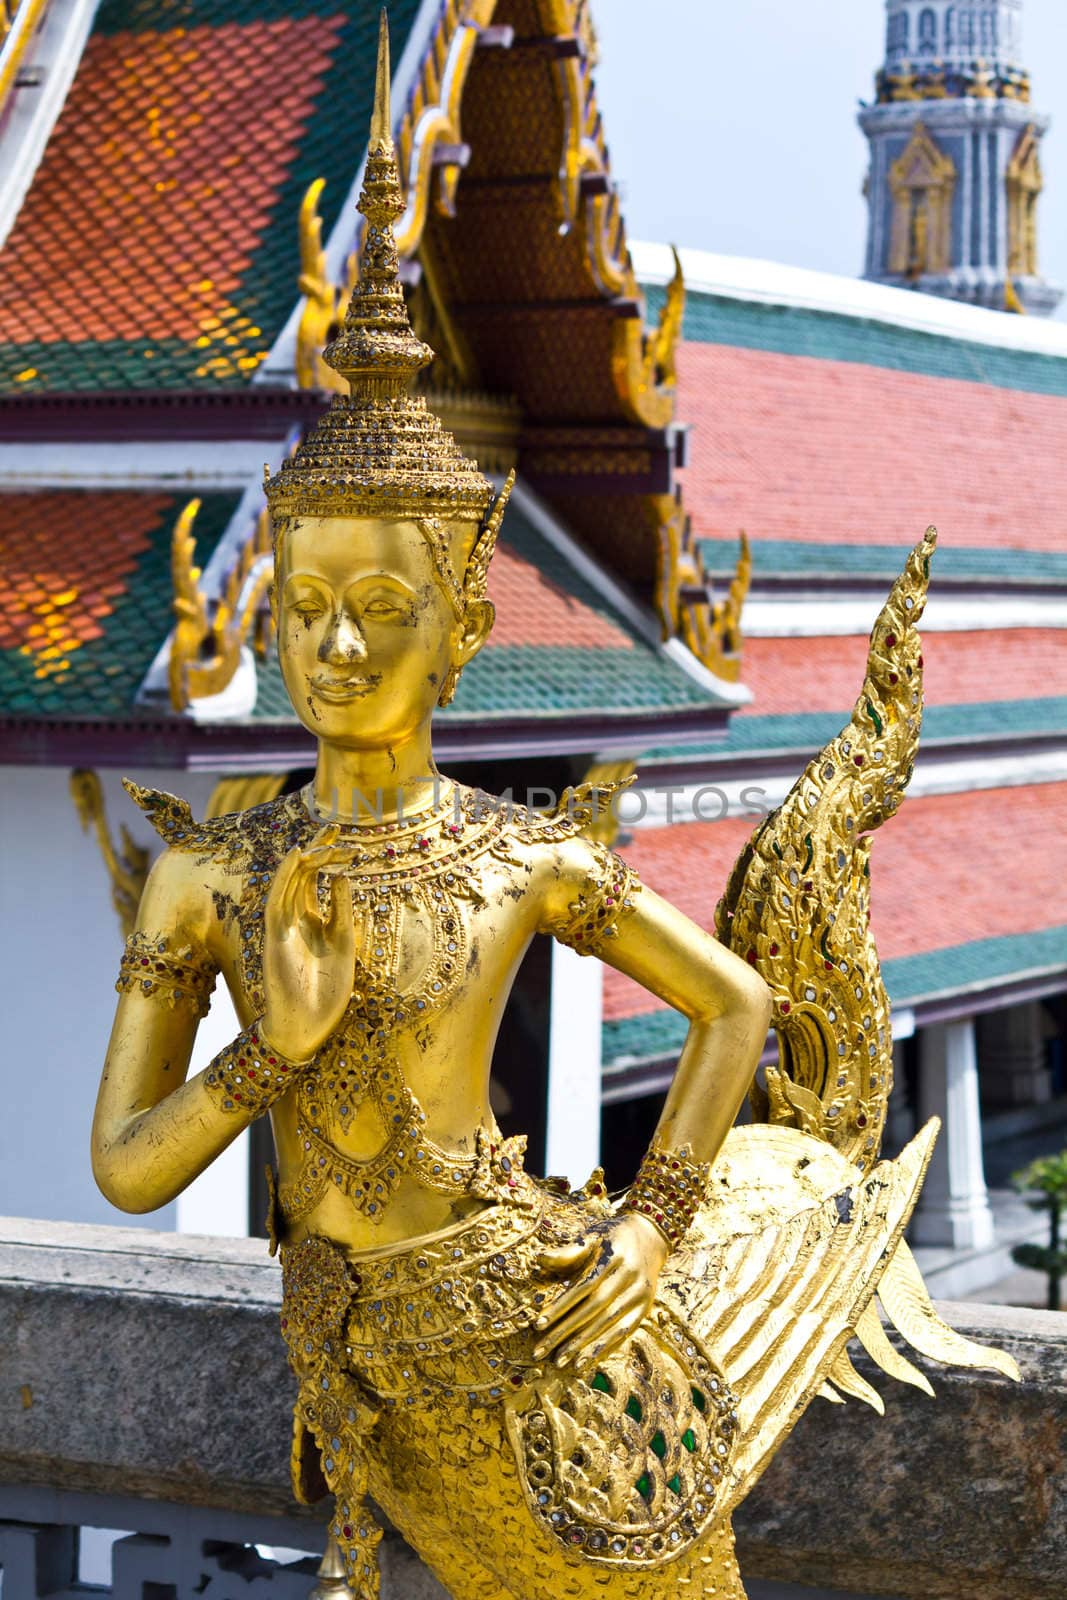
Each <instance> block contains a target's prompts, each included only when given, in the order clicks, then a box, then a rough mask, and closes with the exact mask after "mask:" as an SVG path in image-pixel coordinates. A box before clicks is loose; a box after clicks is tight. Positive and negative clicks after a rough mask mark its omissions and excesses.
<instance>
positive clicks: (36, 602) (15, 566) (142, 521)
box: [0, 489, 239, 720]
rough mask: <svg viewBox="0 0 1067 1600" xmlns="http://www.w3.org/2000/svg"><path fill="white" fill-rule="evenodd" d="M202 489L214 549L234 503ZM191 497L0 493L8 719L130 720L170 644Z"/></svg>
mask: <svg viewBox="0 0 1067 1600" xmlns="http://www.w3.org/2000/svg"><path fill="white" fill-rule="evenodd" d="M238 498H239V497H238V496H237V495H236V494H213V495H205V496H204V498H203V501H202V503H201V510H200V518H199V529H198V531H199V535H200V549H201V553H202V554H203V555H205V556H207V555H209V554H210V553H211V551H212V550H213V549H214V547H215V545H216V544H217V543H218V540H219V537H220V536H221V534H222V532H223V531H224V529H225V528H226V526H227V524H228V522H229V521H230V519H231V517H232V516H233V514H234V512H235V510H236V509H237V502H238ZM183 499H184V497H183V496H178V495H175V494H169V493H165V492H164V493H158V494H155V493H147V492H135V491H127V490H111V491H108V490H97V491H89V490H80V489H63V490H41V491H36V492H32V493H25V494H23V493H15V494H0V567H2V570H3V576H4V582H3V586H2V589H0V706H2V707H3V711H4V714H5V716H7V717H46V718H57V719H69V718H82V719H83V718H106V719H108V720H114V719H120V720H125V719H128V718H129V717H130V715H131V712H132V710H133V706H134V700H135V697H136V695H137V692H138V690H139V688H140V686H141V683H142V680H143V679H144V676H145V674H146V672H147V671H148V669H149V667H150V666H151V664H152V661H153V659H154V658H155V656H156V654H157V652H158V651H159V648H160V646H161V644H162V643H163V640H164V637H165V634H166V628H167V619H168V616H169V613H170V603H171V537H172V535H171V530H172V528H173V526H174V521H175V518H176V517H177V516H178V514H179V512H180V510H181V508H182V504H183Z"/></svg>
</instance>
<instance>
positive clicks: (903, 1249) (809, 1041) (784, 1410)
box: [673, 528, 1018, 1505]
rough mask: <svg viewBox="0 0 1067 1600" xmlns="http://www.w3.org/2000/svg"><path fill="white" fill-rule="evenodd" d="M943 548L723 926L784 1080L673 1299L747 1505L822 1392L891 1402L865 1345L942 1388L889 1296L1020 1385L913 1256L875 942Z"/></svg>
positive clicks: (776, 825)
mask: <svg viewBox="0 0 1067 1600" xmlns="http://www.w3.org/2000/svg"><path fill="white" fill-rule="evenodd" d="M936 540H937V535H936V533H935V532H934V530H933V529H932V528H930V529H928V531H927V533H926V534H925V536H924V537H923V538H922V539H921V540H920V542H919V543H918V544H917V545H916V546H915V548H914V550H912V552H911V554H910V556H909V557H908V560H907V563H906V565H905V568H904V571H903V573H902V574H901V576H900V577H899V578H898V580H897V582H896V583H895V584H894V585H893V588H892V590H891V592H890V595H889V598H888V600H887V601H886V604H885V606H884V607H883V609H882V611H881V612H880V614H879V616H878V620H877V621H876V622H875V625H874V628H873V630H872V632H871V642H870V650H869V652H868V657H867V672H866V677H865V679H864V684H863V688H862V690H861V691H860V696H859V699H858V700H857V702H856V706H855V709H854V710H853V713H852V717H851V719H850V721H849V723H848V726H847V727H846V728H844V729H843V730H842V732H841V733H840V734H839V735H838V737H837V738H836V739H833V740H832V741H831V742H830V743H829V744H828V745H827V746H826V748H825V749H824V750H822V751H821V752H820V754H819V755H818V756H816V757H815V759H814V760H813V761H811V762H810V763H809V765H808V766H807V768H806V769H805V771H804V773H803V775H802V777H801V778H800V780H799V782H798V783H796V784H795V785H794V786H793V788H792V789H791V790H790V792H789V794H788V796H787V797H786V800H785V801H784V803H783V804H782V805H781V806H780V807H779V808H778V810H777V811H775V812H773V813H772V814H771V815H770V816H769V817H768V818H767V819H766V820H765V821H764V822H763V823H762V824H761V825H760V826H759V827H758V828H757V830H756V832H755V833H754V835H753V837H752V839H751V841H750V842H749V844H748V845H747V846H746V848H745V850H744V851H743V852H742V854H741V856H740V858H739V860H738V861H737V863H736V865H735V867H734V869H733V872H732V873H731V875H730V881H729V883H728V885H727V889H726V893H725V895H724V896H723V899H722V900H721V901H720V903H719V906H718V908H717V911H716V928H717V932H718V935H719V938H720V939H721V940H722V941H723V942H724V943H726V944H728V945H729V946H730V947H731V949H733V950H735V951H736V952H737V953H738V954H740V955H742V956H744V957H745V958H746V959H747V960H748V961H750V962H751V964H752V965H753V966H754V967H755V968H756V970H757V971H758V972H760V973H761V974H762V976H763V977H764V978H765V979H766V981H767V983H768V984H769V985H770V987H771V989H772V991H773V994H774V1001H775V1006H774V1017H773V1025H774V1028H775V1030H776V1032H777V1034H778V1042H779V1060H778V1065H777V1067H772V1068H770V1069H768V1072H767V1088H766V1091H763V1090H761V1089H760V1088H759V1087H758V1086H754V1089H753V1093H752V1101H753V1108H754V1111H755V1119H756V1120H755V1126H752V1127H748V1128H739V1129H735V1130H734V1132H733V1133H732V1134H731V1135H730V1137H729V1139H728V1140H727V1141H726V1144H725V1145H724V1147H723V1151H722V1154H721V1155H720V1157H719V1159H718V1161H717V1162H716V1165H715V1169H714V1175H713V1192H712V1195H711V1199H710V1201H709V1204H708V1206H707V1207H706V1209H705V1210H704V1211H703V1212H702V1214H701V1217H700V1218H699V1219H698V1222H697V1224H696V1226H695V1228H694V1230H693V1233H692V1235H691V1241H692V1243H691V1248H690V1249H689V1251H688V1255H689V1258H690V1259H689V1260H688V1261H683V1262H681V1263H680V1267H681V1275H680V1276H679V1278H678V1279H677V1280H675V1283H674V1286H673V1292H675V1293H676V1294H680V1295H681V1297H682V1300H683V1301H684V1307H685V1313H686V1315H687V1317H688V1319H689V1323H690V1326H691V1327H692V1328H693V1330H694V1332H695V1333H696V1334H697V1336H698V1337H699V1338H700V1339H702V1340H703V1341H704V1343H705V1344H706V1345H707V1347H708V1348H709V1350H710V1351H711V1352H712V1353H713V1355H714V1357H715V1359H716V1360H717V1361H718V1362H719V1363H720V1365H721V1366H722V1368H723V1371H724V1373H725V1375H726V1377H727V1380H728V1382H729V1383H730V1386H731V1389H732V1390H733V1392H734V1394H735V1396H736V1399H737V1413H738V1418H737V1420H738V1429H737V1437H738V1449H737V1451H736V1453H735V1457H734V1459H733V1462H732V1483H731V1498H730V1504H731V1505H736V1503H737V1501H738V1500H740V1499H741V1498H742V1497H743V1496H744V1495H745V1494H746V1493H747V1492H748V1490H749V1489H750V1488H751V1486H752V1484H753V1483H754V1482H755V1480H756V1478H757V1477H758V1475H759V1473H760V1471H761V1470H762V1468H763V1467H764V1466H765V1465H766V1463H767V1461H768V1460H769V1458H770V1456H771V1454H772V1453H773V1452H774V1450H775V1449H776V1448H777V1447H778V1445H779V1444H780V1443H781V1441H782V1440H783V1439H784V1438H785V1436H786V1434H788V1432H789V1431H790V1429H791V1428H792V1427H793V1426H794V1424H795V1423H796V1421H797V1420H798V1418H799V1417H800V1416H801V1415H802V1413H803V1411H804V1408H805V1407H806V1406H807V1405H808V1403H809V1402H810V1401H811V1400H812V1399H813V1398H814V1396H815V1395H817V1394H819V1395H823V1396H824V1397H825V1398H827V1399H830V1400H838V1401H840V1400H841V1399H842V1398H843V1397H844V1396H845V1395H849V1396H851V1397H853V1398H854V1399H859V1400H863V1401H865V1402H866V1403H867V1404H869V1405H871V1406H873V1407H874V1408H875V1410H878V1411H881V1410H882V1402H881V1400H880V1398H879V1396H878V1394H877V1393H876V1391H875V1390H874V1389H873V1387H872V1386H871V1384H870V1383H868V1382H867V1380H866V1379H865V1378H863V1377H862V1376H861V1375H860V1374H859V1373H858V1372H857V1371H856V1369H855V1368H854V1367H853V1365H852V1363H851V1361H850V1359H849V1357H848V1354H847V1350H846V1346H847V1345H848V1342H849V1340H850V1339H852V1338H853V1337H858V1338H859V1339H860V1341H861V1343H862V1344H863V1345H864V1347H865V1348H866V1350H867V1352H868V1354H869V1355H870V1356H871V1358H872V1359H873V1360H874V1361H875V1363H876V1364H877V1365H878V1366H879V1367H880V1368H881V1369H882V1370H883V1371H884V1372H886V1373H887V1374H889V1376H891V1377H894V1378H898V1379H900V1380H901V1381H903V1382H906V1383H913V1384H916V1385H917V1386H918V1387H920V1388H923V1389H927V1390H929V1387H930V1386H929V1383H928V1382H927V1380H926V1378H925V1377H924V1376H923V1374H922V1373H921V1372H919V1371H918V1370H917V1369H916V1368H915V1367H913V1366H912V1365H911V1363H910V1362H909V1361H907V1360H906V1359H905V1357H904V1356H903V1355H901V1354H900V1352H899V1351H898V1350H897V1349H896V1348H895V1347H894V1346H893V1345H892V1344H891V1343H890V1341H889V1339H888V1337H887V1335H886V1333H885V1331H884V1330H883V1327H882V1322H881V1318H880V1316H879V1313H878V1310H877V1303H876V1298H875V1297H876V1296H877V1298H878V1299H879V1300H880V1301H881V1305H882V1308H883V1310H884V1311H885V1312H886V1314H887V1315H888V1317H889V1319H890V1320H891V1321H892V1322H893V1323H894V1324H895V1326H896V1328H897V1329H898V1331H899V1332H900V1333H901V1334H903V1336H904V1337H905V1338H906V1339H907V1340H908V1341H909V1342H910V1343H911V1344H913V1345H914V1347H915V1348H916V1349H917V1350H919V1351H920V1352H921V1353H922V1354H924V1355H927V1356H930V1357H933V1358H934V1359H937V1360H940V1361H944V1362H947V1363H949V1364H952V1365H958V1366H974V1367H990V1368H993V1369H994V1370H996V1371H999V1372H1003V1373H1004V1374H1005V1375H1007V1376H1009V1377H1018V1371H1017V1369H1016V1367H1015V1364H1014V1362H1013V1361H1012V1360H1011V1358H1010V1357H1009V1356H1006V1355H1004V1354H1003V1353H1002V1352H1000V1351H997V1350H987V1349H983V1348H981V1347H979V1346H977V1345H973V1344H971V1343H969V1342H968V1341H967V1340H965V1339H961V1338H960V1336H959V1335H958V1334H955V1333H953V1331H952V1330H951V1329H950V1328H948V1327H946V1325H945V1324H944V1323H943V1322H942V1321H941V1319H940V1318H939V1317H938V1316H937V1313H936V1312H935V1311H934V1308H933V1306H932V1305H931V1303H930V1300H929V1297H928V1295H927V1293H926V1288H925V1286H924V1284H923V1281H922V1278H921V1276H920V1274H919V1271H918V1268H917V1267H916V1265H915V1262H914V1260H913V1258H912V1256H911V1254H910V1252H909V1251H908V1248H907V1245H906V1244H905V1243H904V1241H903V1233H904V1228H905V1226H906V1225H907V1222H908V1218H909V1217H910V1215H911V1212H912V1210H913V1208H914V1206H915V1202H916V1200H917V1199H918V1195H919V1190H920V1188H921V1185H922V1180H923V1174H924V1172H925V1170H926V1166H927V1163H928V1161H929V1159H930V1152H931V1150H932V1148H933V1142H934V1139H935V1138H936V1136H937V1123H936V1122H933V1123H931V1124H929V1126H928V1127H926V1128H924V1129H923V1131H922V1132H921V1133H920V1134H919V1135H918V1137H917V1138H916V1139H914V1140H913V1141H912V1143H911V1144H910V1145H909V1146H908V1148H907V1149H906V1150H905V1151H904V1152H903V1154H902V1155H901V1156H900V1157H899V1159H898V1160H896V1161H886V1162H881V1163H880V1164H878V1165H875V1163H876V1162H877V1161H878V1151H879V1146H880V1143H881V1133H882V1127H883V1125H884V1122H885V1114H886V1102H887V1101H888V1098H889V1093H890V1090H891V1088H892V1083H893V1078H892V1060H893V1055H892V1051H893V1041H892V1033H891V1029H890V1021H889V1000H888V997H887V995H886V991H885V985H884V983H883V982H882V975H881V969H880V966H879V962H878V952H877V949H876V948H875V943H874V939H873V937H872V935H871V930H870V901H869V877H870V864H869V849H870V839H869V837H867V835H869V834H870V833H871V832H873V830H874V829H875V828H877V827H879V826H880V825H881V824H882V823H883V822H884V821H885V820H886V819H887V818H888V817H890V816H892V815H893V813H894V812H895V811H896V810H897V808H898V806H899V805H900V802H901V800H902V798H903V794H904V789H905V787H906V786H907V783H908V781H909V779H910V777H911V774H912V769H913V765H914V761H915V754H916V751H917V748H918V742H919V730H920V726H921V721H922V655H921V654H920V640H919V635H918V631H917V629H916V623H917V622H918V620H919V618H920V616H921V615H922V611H923V606H924V604H925V601H926V591H927V584H928V581H929V577H930V557H931V555H932V554H933V550H934V546H935V544H936Z"/></svg>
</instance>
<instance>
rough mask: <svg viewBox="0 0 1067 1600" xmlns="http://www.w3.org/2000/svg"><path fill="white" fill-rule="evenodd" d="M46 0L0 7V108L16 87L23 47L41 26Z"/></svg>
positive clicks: (18, 1) (25, 1) (23, 51)
mask: <svg viewBox="0 0 1067 1600" xmlns="http://www.w3.org/2000/svg"><path fill="white" fill-rule="evenodd" d="M47 7H48V0H15V4H14V5H13V6H12V5H11V4H10V3H8V4H4V5H0V107H2V106H3V104H4V101H5V100H6V99H7V97H8V94H9V93H10V92H11V90H12V89H14V87H15V79H16V78H17V76H18V70H19V67H20V66H21V65H22V58H23V56H24V55H25V54H26V47H27V45H28V44H29V43H30V40H31V39H32V38H33V37H34V35H35V34H36V32H37V30H38V28H39V27H40V25H41V21H42V19H43V17H44V14H45V11H46V9H47Z"/></svg>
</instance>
